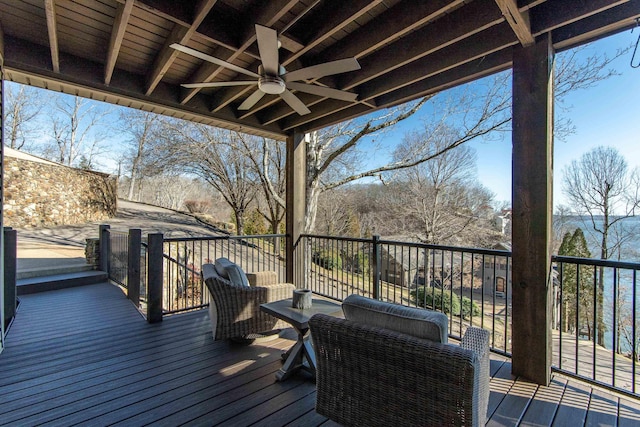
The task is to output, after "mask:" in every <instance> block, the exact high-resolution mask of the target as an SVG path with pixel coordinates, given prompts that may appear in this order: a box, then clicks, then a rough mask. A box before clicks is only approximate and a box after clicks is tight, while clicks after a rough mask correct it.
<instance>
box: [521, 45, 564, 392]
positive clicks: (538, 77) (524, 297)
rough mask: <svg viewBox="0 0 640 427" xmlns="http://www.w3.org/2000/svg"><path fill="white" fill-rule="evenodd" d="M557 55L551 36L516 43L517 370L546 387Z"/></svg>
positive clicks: (549, 317)
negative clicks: (555, 64)
mask: <svg viewBox="0 0 640 427" xmlns="http://www.w3.org/2000/svg"><path fill="white" fill-rule="evenodd" d="M553 59H554V52H553V46H552V44H551V35H550V34H544V35H542V36H539V37H538V38H537V40H536V43H535V44H534V45H532V46H530V47H514V54H513V134H512V137H513V163H512V168H513V189H512V191H513V196H512V197H513V223H512V227H513V231H512V235H513V237H512V244H513V274H512V280H513V282H512V283H513V285H512V288H513V304H512V307H513V318H512V319H513V329H512V371H513V375H516V376H522V377H524V378H527V379H529V380H531V381H534V382H536V383H538V384H543V385H547V384H549V381H550V375H551V339H550V338H551V329H550V327H551V323H550V320H551V313H550V303H549V299H550V295H551V288H552V281H551V227H552V209H553V204H552V200H553V198H552V189H553V162H552V158H553Z"/></svg>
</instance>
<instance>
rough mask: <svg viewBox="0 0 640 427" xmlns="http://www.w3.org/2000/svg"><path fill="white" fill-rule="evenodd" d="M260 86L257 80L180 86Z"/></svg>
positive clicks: (190, 87)
mask: <svg viewBox="0 0 640 427" xmlns="http://www.w3.org/2000/svg"><path fill="white" fill-rule="evenodd" d="M255 84H258V82H257V81H255V80H233V81H230V82H209V83H184V84H181V85H180V86H182V87H186V88H188V89H193V88H199V87H227V86H248V85H255Z"/></svg>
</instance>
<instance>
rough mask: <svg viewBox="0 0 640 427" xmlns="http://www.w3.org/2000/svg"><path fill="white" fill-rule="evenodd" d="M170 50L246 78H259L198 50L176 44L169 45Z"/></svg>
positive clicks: (251, 72) (255, 74) (256, 74)
mask: <svg viewBox="0 0 640 427" xmlns="http://www.w3.org/2000/svg"><path fill="white" fill-rule="evenodd" d="M171 48H173V49H175V50H178V51H180V52H184V53H186V54H188V55H191V56H195V57H196V58H200V59H203V60H205V61H208V62H211V63H213V64H216V65H220V66H221V67H225V68H228V69H230V70H233V71H237V72H238V73H242V74H246V75H247V76H251V77H255V78H259V77H260V76H259V75H258V73H254V72H253V71H249V70H245V69H244V68H242V67H238V66H237V65H233V64H232V63H230V62H227V61H223V60H222V59H218V58H215V57H213V56H211V55H207V54H206V53H202V52H200V51H199V50H195V49H191V48H190V47H187V46H183V45H181V44H178V43H173V44H172V45H171Z"/></svg>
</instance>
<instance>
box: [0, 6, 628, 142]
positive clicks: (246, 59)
mask: <svg viewBox="0 0 640 427" xmlns="http://www.w3.org/2000/svg"><path fill="white" fill-rule="evenodd" d="M638 18H640V0H619V1H613V0H589V1H587V0H580V1H576V0H472V1H469V0H466V1H463V0H420V1H419V0H385V1H382V0H350V1H347V2H345V1H343V0H271V1H263V0H218V1H216V0H183V1H173V0H74V1H70V0H24V1H18V0H0V25H1V29H0V32H1V34H2V36H3V37H4V49H5V52H4V64H5V71H6V73H5V78H7V79H8V80H14V81H17V82H20V83H26V84H31V85H35V86H40V87H46V88H49V89H52V90H56V91H63V92H67V93H72V94H78V95H81V96H85V97H88V98H93V99H98V100H102V101H106V102H112V103H117V104H120V105H127V106H131V107H135V108H142V109H145V110H149V111H155V112H158V113H162V114H169V115H172V116H175V117H181V118H185V119H188V120H193V121H197V122H203V123H209V124H212V125H216V126H221V127H225V128H231V129H237V130H243V131H246V132H250V133H254V134H258V135H264V136H268V137H273V138H278V139H282V138H283V137H284V136H286V135H287V134H288V133H291V132H292V131H293V129H298V130H301V131H307V130H312V129H317V128H320V127H323V126H326V125H329V124H333V123H337V122H340V121H343V120H345V119H349V118H353V117H358V116H360V115H363V114H367V113H370V112H372V111H375V110H377V109H381V108H385V107H390V106H393V105H397V104H399V103H402V102H406V101H409V100H412V99H415V98H418V97H420V96H423V95H426V94H429V93H433V92H437V91H440V90H443V89H445V88H449V87H452V86H455V85H458V84H461V83H464V82H467V81H470V80H473V79H477V78H480V77H483V76H486V75H489V74H492V73H495V72H497V71H501V70H505V69H508V68H509V67H510V66H511V58H512V49H513V47H514V46H517V45H523V46H527V45H530V44H532V43H534V42H535V39H536V37H537V36H539V35H540V34H543V33H546V32H551V34H552V40H553V43H554V46H555V47H556V49H558V50H562V49H567V48H570V47H573V46H576V45H579V44H582V43H585V42H587V41H590V40H594V39H597V38H601V37H604V36H606V35H609V34H612V33H615V32H618V31H622V30H625V29H628V28H632V27H634V26H635V25H636V20H637V19H638ZM256 24H259V25H262V26H265V27H269V28H272V29H274V30H276V31H277V34H278V40H279V42H280V44H281V47H280V49H279V62H280V64H281V65H283V66H284V67H285V68H286V71H287V72H291V71H295V70H297V69H300V68H304V67H309V66H312V65H316V64H320V63H324V62H328V61H335V60H340V59H345V58H356V59H357V60H358V62H359V64H360V66H361V68H360V69H359V70H356V71H350V72H345V73H341V74H336V75H331V76H325V77H322V78H320V79H313V78H311V79H307V80H304V81H302V82H298V83H306V84H311V85H313V86H314V87H320V86H323V87H329V88H334V89H339V90H343V91H348V92H352V93H355V94H357V98H356V100H355V101H346V100H339V99H333V98H330V97H329V98H328V97H324V96H319V95H316V94H311V93H305V92H299V91H295V90H292V93H293V94H294V95H295V96H296V97H297V98H298V99H299V100H300V101H302V103H303V104H304V105H305V106H306V107H307V108H308V110H309V111H310V112H309V113H308V114H304V115H301V114H298V113H296V112H295V111H294V110H293V109H292V107H290V105H289V104H288V103H286V102H284V101H283V99H282V98H281V97H280V96H278V95H266V96H264V97H263V98H262V99H261V100H260V101H258V102H257V103H256V104H255V105H254V106H252V107H251V108H249V109H248V110H239V109H238V107H239V106H240V105H241V104H242V103H243V102H244V101H245V100H246V98H247V97H249V96H250V95H251V94H253V93H254V92H255V91H256V90H257V86H256V85H251V86H227V87H215V88H190V89H187V88H184V87H182V86H181V84H184V83H201V82H228V81H234V80H248V79H247V76H246V75H245V74H243V73H239V72H237V71H234V70H232V69H229V68H228V67H222V66H219V65H216V64H213V63H211V62H208V61H205V60H203V59H199V58H196V57H194V56H191V55H189V54H187V53H183V52H180V51H178V50H176V49H173V48H171V45H172V44H173V43H178V44H180V45H183V46H186V47H188V48H191V49H195V50H197V51H200V52H202V53H205V54H207V55H210V56H213V57H215V58H219V59H222V60H223V61H226V62H228V63H231V64H233V65H235V66H237V67H240V68H243V69H246V70H249V71H250V72H253V73H257V72H258V66H259V65H260V63H261V61H260V52H259V48H258V45H257V42H256V27H255V25H256Z"/></svg>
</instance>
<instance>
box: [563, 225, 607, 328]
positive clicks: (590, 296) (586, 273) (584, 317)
mask: <svg viewBox="0 0 640 427" xmlns="http://www.w3.org/2000/svg"><path fill="white" fill-rule="evenodd" d="M558 255H562V256H571V257H579V258H591V251H589V247H588V245H587V240H586V239H585V237H584V233H583V232H582V229H581V228H577V229H576V230H575V231H574V232H573V234H571V233H569V232H567V233H565V235H564V237H563V238H562V243H561V244H560V248H559V249H558ZM561 274H562V325H563V330H564V331H568V332H574V333H580V332H586V334H587V336H588V338H589V339H592V338H593V332H594V324H593V302H594V293H593V291H594V286H593V269H592V268H590V267H589V266H586V265H579V264H573V263H564V264H563V267H562V271H561ZM598 297H599V300H601V297H602V295H599V296H598ZM598 323H599V324H600V325H601V326H602V325H603V319H598Z"/></svg>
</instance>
